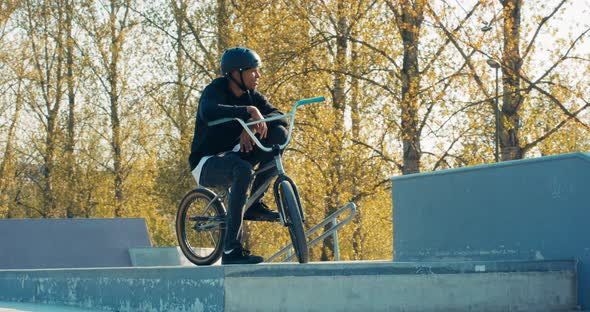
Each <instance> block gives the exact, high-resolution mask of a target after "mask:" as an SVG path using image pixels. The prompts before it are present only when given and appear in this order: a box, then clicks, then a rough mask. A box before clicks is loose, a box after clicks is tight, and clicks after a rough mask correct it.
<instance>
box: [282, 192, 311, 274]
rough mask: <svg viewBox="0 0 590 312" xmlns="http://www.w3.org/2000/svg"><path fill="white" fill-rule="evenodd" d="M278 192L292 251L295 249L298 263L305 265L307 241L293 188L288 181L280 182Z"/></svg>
mask: <svg viewBox="0 0 590 312" xmlns="http://www.w3.org/2000/svg"><path fill="white" fill-rule="evenodd" d="M279 192H280V196H281V203H282V204H283V209H284V212H285V220H286V222H287V224H286V225H287V228H288V229H289V235H290V236H291V241H292V242H293V249H295V255H296V256H297V259H298V260H299V263H307V262H309V253H308V250H307V240H306V238H305V231H304V230H303V222H302V218H301V214H300V212H299V211H300V209H299V205H298V204H297V199H296V198H295V194H294V192H293V188H292V187H291V184H290V183H289V182H288V181H282V182H281V183H280V185H279Z"/></svg>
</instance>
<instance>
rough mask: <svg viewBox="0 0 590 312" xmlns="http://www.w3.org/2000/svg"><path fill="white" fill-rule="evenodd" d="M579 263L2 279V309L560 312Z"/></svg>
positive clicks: (168, 270) (177, 270)
mask: <svg viewBox="0 0 590 312" xmlns="http://www.w3.org/2000/svg"><path fill="white" fill-rule="evenodd" d="M575 265H576V263H575V262H574V261H524V262H523V261H501V262H485V261H476V262H423V263H394V262H344V263H333V262H332V263H309V264H262V265H234V266H210V267H180V266H179V267H146V268H100V269H59V270H57V269H56V270H4V271H0V301H9V302H29V303H38V304H39V303H42V304H55V305H64V306H75V307H81V308H88V309H97V310H107V311H405V312H409V311H563V310H573V309H574V308H575V307H576V301H577V297H576V271H575Z"/></svg>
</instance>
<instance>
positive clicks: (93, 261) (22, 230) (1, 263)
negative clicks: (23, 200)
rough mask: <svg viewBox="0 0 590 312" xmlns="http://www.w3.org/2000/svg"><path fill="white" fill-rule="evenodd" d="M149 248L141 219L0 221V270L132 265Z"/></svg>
mask: <svg viewBox="0 0 590 312" xmlns="http://www.w3.org/2000/svg"><path fill="white" fill-rule="evenodd" d="M148 246H151V243H150V238H149V234H148V231H147V226H146V223H145V220H144V219H139V218H137V219H136V218H130V219H3V220H0V269H37V268H82V267H122V266H131V259H130V257H129V248H131V247H148Z"/></svg>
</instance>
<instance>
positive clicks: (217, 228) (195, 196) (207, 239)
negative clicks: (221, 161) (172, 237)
mask: <svg viewBox="0 0 590 312" xmlns="http://www.w3.org/2000/svg"><path fill="white" fill-rule="evenodd" d="M224 236H225V210H224V209H223V206H222V204H221V202H220V201H219V200H218V199H217V198H215V194H214V193H213V192H211V191H209V190H207V189H195V190H192V191H190V192H189V193H188V194H186V195H185V196H184V198H183V199H182V201H181V202H180V204H179V205H178V212H177V213H176V237H177V238H178V244H179V246H180V249H181V250H182V253H183V254H184V255H185V256H186V258H187V259H188V260H189V261H190V262H192V263H194V264H196V265H210V264H212V263H215V262H216V261H217V260H219V257H221V252H222V251H223V238H224Z"/></svg>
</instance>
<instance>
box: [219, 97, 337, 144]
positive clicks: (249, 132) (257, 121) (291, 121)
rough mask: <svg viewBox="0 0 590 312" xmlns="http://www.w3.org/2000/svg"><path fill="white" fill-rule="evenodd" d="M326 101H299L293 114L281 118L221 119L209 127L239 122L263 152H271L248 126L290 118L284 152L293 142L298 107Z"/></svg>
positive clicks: (320, 99)
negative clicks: (246, 120)
mask: <svg viewBox="0 0 590 312" xmlns="http://www.w3.org/2000/svg"><path fill="white" fill-rule="evenodd" d="M324 100H325V98H324V97H323V96H318V97H314V98H309V99H302V100H299V101H297V102H296V103H295V105H293V109H292V110H291V113H289V114H283V115H279V116H273V117H268V118H263V119H260V120H255V121H250V122H244V121H243V120H242V119H240V118H221V119H217V120H213V121H211V122H208V123H207V125H208V126H216V125H219V124H222V123H226V122H230V121H237V122H238V123H240V125H241V126H242V127H243V128H244V130H246V132H247V133H248V135H250V137H252V139H253V140H254V143H256V145H257V146H258V147H259V148H260V149H261V150H263V151H265V152H270V151H272V148H271V147H266V146H264V145H262V143H261V142H260V141H259V140H258V138H257V137H256V135H254V133H253V132H252V131H251V130H250V128H249V127H248V126H251V125H255V124H259V123H261V122H268V121H273V120H277V119H282V118H286V117H289V118H290V120H289V132H288V134H287V140H286V141H285V143H283V144H281V145H279V148H280V149H281V150H282V149H284V148H285V147H286V146H287V145H288V144H289V141H290V140H291V132H292V131H293V125H294V124H295V111H296V110H297V107H299V106H301V105H305V104H310V103H316V102H323V101H324Z"/></svg>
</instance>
